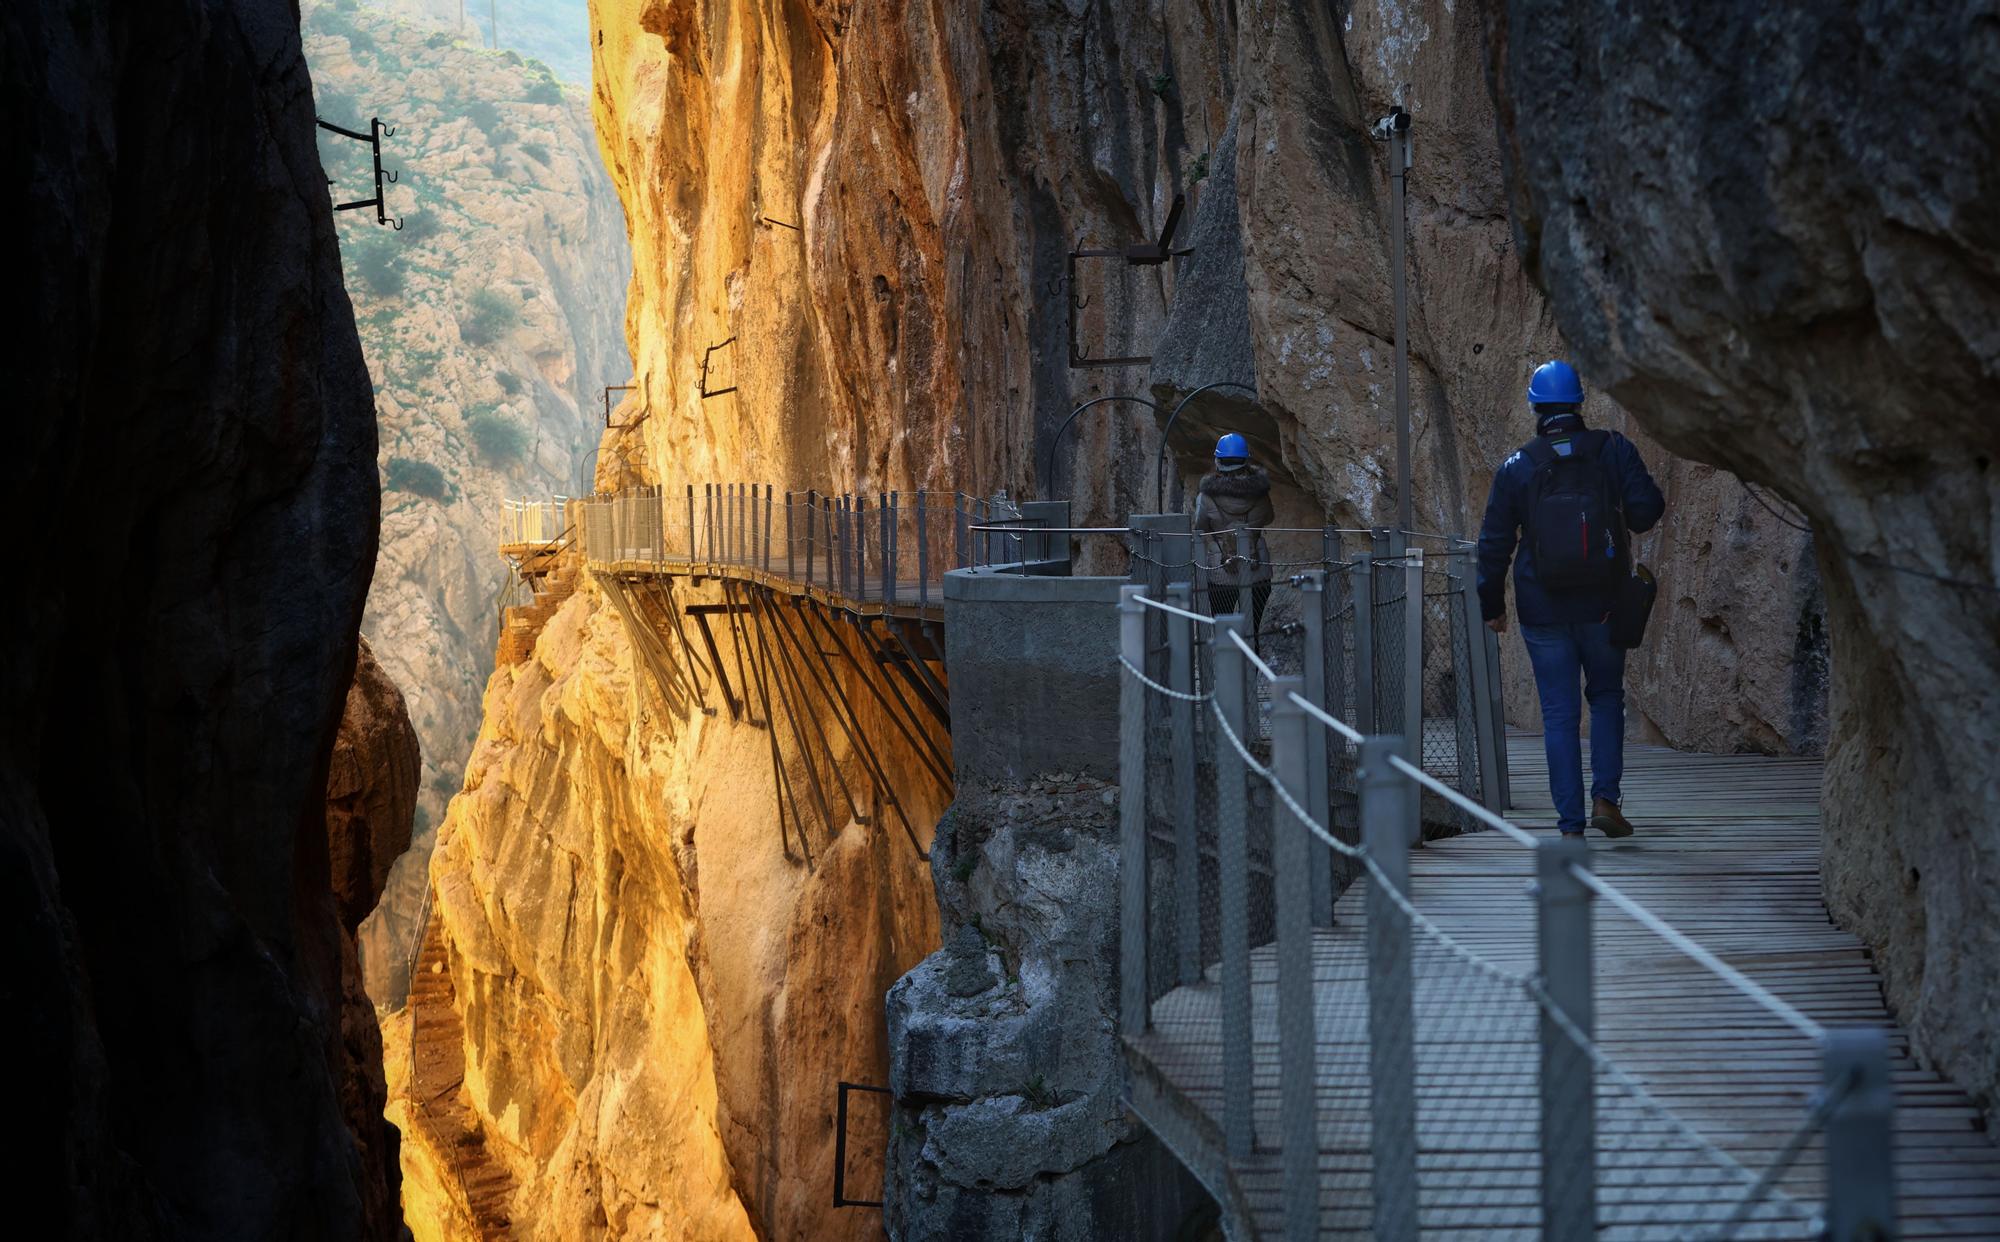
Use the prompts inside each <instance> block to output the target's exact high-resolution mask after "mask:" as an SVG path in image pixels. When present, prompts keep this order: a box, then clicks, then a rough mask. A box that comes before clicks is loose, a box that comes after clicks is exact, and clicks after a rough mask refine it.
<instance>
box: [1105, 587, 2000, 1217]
mask: <svg viewBox="0 0 2000 1242" xmlns="http://www.w3.org/2000/svg"><path fill="white" fill-rule="evenodd" d="M1121 614H1122V615H1121V623H1122V625H1123V627H1124V628H1123V636H1122V642H1121V649H1122V654H1123V665H1124V675H1125V683H1124V689H1123V695H1122V702H1121V709H1120V717H1121V727H1120V737H1121V758H1120V773H1121V776H1120V782H1121V786H1122V795H1121V825H1120V835H1121V851H1122V852H1123V854H1124V856H1125V858H1126V860H1127V865H1126V866H1125V868H1124V869H1123V876H1122V881H1121V883H1122V888H1121V894H1120V904H1121V924H1122V932H1121V936H1122V944H1121V972H1120V973H1121V987H1122V989H1123V996H1122V998H1121V1005H1120V1009H1121V1025H1122V1027H1123V1031H1124V1035H1125V1046H1126V1051H1127V1060H1128V1063H1129V1066H1130V1068H1131V1071H1132V1073H1131V1101H1132V1104H1133V1107H1134V1108H1135V1110H1136V1111H1137V1112H1138V1113H1139V1114H1140V1115H1141V1117H1142V1118H1144V1119H1145V1121H1146V1123H1147V1124H1148V1126H1149V1127H1151V1128H1152V1129H1153V1130H1154V1131H1155V1132H1156V1133H1158V1134H1159V1135H1160V1136H1161V1137H1162V1139H1163V1140H1165V1141H1166V1142H1167V1143H1168V1144H1169V1145H1170V1146H1171V1147H1173V1148H1174V1149H1175V1151H1176V1152H1177V1154H1178V1155H1180V1157H1181V1158H1182V1160H1183V1161H1184V1162H1185V1163H1187V1164H1188V1165H1189V1167H1190V1168H1191V1169H1193V1170H1194V1171H1195V1173H1196V1174H1197V1175H1198V1176H1199V1177H1201V1178H1202V1180H1203V1181H1204V1182H1205V1183H1206V1184H1207V1185H1208V1186H1209V1188H1210V1190H1211V1191H1212V1192H1213V1193H1214V1194H1215V1195H1216V1198H1217V1199H1218V1201H1219V1202H1220V1203H1221V1205H1222V1207H1223V1212H1224V1217H1225V1223H1226V1225H1227V1227H1228V1231H1229V1232H1230V1234H1231V1236H1234V1237H1266V1238H1277V1237H1284V1238H1288V1239H1301V1238H1319V1237H1351V1238H1364V1237H1365V1238H1376V1239H1388V1240H1394V1242H1403V1240H1407V1239H1416V1238H1419V1237H1442V1236H1452V1237H1462V1238H1468V1239H1469V1238H1474V1237H1477V1238H1490V1237H1502V1238H1505V1237H1516V1238H1537V1237H1540V1238H1560V1239H1573V1238H1591V1237H1605V1238H1619V1239H1626V1238H1631V1239H1639V1238H1646V1239H1650V1238H1663V1239H1665V1238H1691V1237H1694V1238H1710V1237H1715V1238H1731V1237H1734V1238H1806V1237H1811V1238H1819V1237H1831V1238H1834V1239H1837V1240H1840V1242H1847V1240H1850V1239H1862V1238H1885V1237H1904V1238H1917V1237H1993V1236H2000V1152H1996V1149H1995V1147H1994V1145H1993V1143H1992V1142H1991V1141H1990V1140H1989V1138H1988V1137H1987V1135H1986V1134H1985V1133H1984V1131H1983V1130H1982V1128H1981V1126H1980V1116H1979V1113H1978V1111H1977V1110H1976V1109H1975V1108H1974V1107H1973V1105H1972V1103H1971V1101H1970V1100H1969V1099H1968V1098H1967V1097H1966V1096H1965V1095H1964V1094H1963V1093H1962V1092H1960V1091H1958V1090H1957V1089H1955V1088H1954V1087H1952V1086H1951V1084H1949V1083H1947V1082H1945V1081H1943V1080H1941V1079H1940V1078H1939V1077H1938V1076H1936V1075H1935V1074H1932V1073H1929V1072H1927V1071H1924V1070H1922V1069H1920V1068H1919V1067H1918V1066H1917V1065H1916V1064H1915V1063H1914V1062H1913V1061H1912V1060H1911V1058H1910V1056H1909V1051H1908V1041H1907V1039H1906V1038H1905V1036H1904V1033H1903V1032H1902V1031H1901V1030H1900V1029H1898V1028H1897V1026H1896V1025H1895V1023H1894V1021H1893V1019H1892V1017H1891V1015H1890V1014H1889V1012H1888V1010H1887V1008H1886V1006H1885V1005H1884V1003H1883V998H1882V993H1881V988H1880V983H1879V980H1878V979H1877V977H1876V975H1875V973H1874V971H1873V969H1872V964H1871V962H1870V961H1869V958H1868V954H1867V953H1866V951H1865V950H1864V949H1863V947H1862V946H1861V944H1860V943H1859V942H1858V941H1857V940H1856V939H1855V938H1854V937H1853V936H1851V935H1849V934H1848V933H1846V932H1843V931H1841V930H1839V929H1838V928H1836V927H1834V926H1833V925H1832V924H1831V923H1830V921H1829V919H1828V917H1827V913H1826V911H1825V909H1824V907H1823V905H1822V904H1821V901H1820V897H1819V879H1818V866H1819V837H1820V827H1819V812H1818V797H1819V793H1818V791H1819V786H1820V765H1819V764H1818V763H1817V762H1814V761H1806V760H1784V759H1772V758H1763V757H1755V756H1710V755H1694V754H1686V753H1680V752H1674V751H1670V750H1665V749H1661V748H1653V747H1633V748H1631V749H1630V751H1629V752H1628V755H1627V771H1626V779H1625V792H1626V805H1627V808H1628V810H1629V812H1630V813H1631V815H1632V817H1633V819H1634V820H1635V821H1636V822H1637V824H1638V825H1639V831H1638V833H1637V835H1635V836H1633V837H1631V838H1628V839H1625V840H1620V841H1608V840H1605V839H1604V838H1601V837H1596V836H1594V835H1593V838H1592V840H1591V842H1590V844H1589V845H1588V846H1586V845H1585V844H1584V843H1583V842H1582V841H1576V840H1562V839H1559V838H1558V837H1557V834H1555V833H1554V831H1553V830H1552V828H1550V827H1548V825H1550V824H1552V822H1553V820H1554V813H1553V808H1552V807H1551V806H1550V805H1549V801H1548V794H1547V792H1546V789H1547V780H1546V777H1547V773H1546V770H1545V767H1544V764H1543V759H1542V749H1541V745H1540V739H1538V738H1534V737H1522V736H1518V735H1517V736H1513V737H1510V738H1508V739H1507V752H1508V756H1507V757H1508V763H1507V767H1508V769H1509V770H1510V774H1511V776H1512V778H1513V779H1512V780H1511V782H1508V783H1511V785H1512V787H1513V789H1514V790H1515V791H1516V796H1517V799H1518V800H1517V801H1515V802H1513V803H1512V804H1511V806H1512V813H1513V814H1514V815H1515V816H1516V818H1518V819H1520V820H1523V821H1525V822H1527V823H1531V824H1535V825H1537V826H1538V827H1537V828H1535V829H1524V828H1523V827H1522V826H1521V825H1520V824H1519V823H1516V822H1513V821H1512V820H1508V819H1506V818H1503V817H1502V816H1500V815H1498V814H1495V813H1494V812H1493V811H1492V810H1490V809H1488V808H1486V807H1482V806H1480V805H1478V803H1476V802H1475V801H1473V800H1472V799H1471V798H1469V797H1467V796H1465V795H1464V794H1463V793H1461V792H1459V791H1456V790H1453V789H1451V788H1450V787H1449V786H1448V785H1446V784H1445V783H1444V782H1443V781H1441V780H1440V779H1438V778H1437V777H1435V776H1433V775H1431V774H1429V773H1427V772H1425V771H1424V770H1423V769H1422V768H1420V767H1419V766H1417V765H1416V764H1413V763H1412V762H1410V760H1409V758H1408V757H1406V756H1408V755H1409V754H1410V750H1411V748H1409V747H1408V746H1406V745H1405V744H1404V741H1403V739H1402V738H1401V737H1398V736H1393V735H1388V734H1376V735H1373V736H1369V735H1365V734H1363V733H1362V732H1361V731H1359V730H1357V729H1356V728H1354V727H1353V726H1352V725H1350V724H1348V723H1347V722H1346V721H1344V720H1342V719H1341V718H1340V717H1339V716H1338V715H1336V714H1335V713H1334V712H1333V711H1330V710H1328V708H1327V706H1326V703H1327V702H1329V701H1331V702H1335V703H1337V702H1338V701H1339V700H1338V698H1337V697H1334V698H1332V699H1330V700H1329V699H1323V698H1321V697H1320V691H1319V690H1318V689H1316V688H1315V686H1314V684H1313V681H1312V679H1310V678H1300V677H1296V676H1288V675H1282V674H1279V673H1277V672H1276V671H1275V670H1274V669H1272V668H1271V667H1270V666H1269V665H1267V664H1266V663H1265V661H1264V660H1262V659H1261V658H1260V657H1259V656H1258V655H1257V653H1256V652H1255V650H1254V648H1253V646H1252V645H1251V644H1250V643H1249V642H1247V641H1245V639H1244V622H1245V620H1246V619H1245V618H1243V617H1237V616H1222V617H1214V618H1207V617H1203V616H1199V615H1196V614H1193V613H1189V612H1186V611H1184V610H1180V609H1176V608H1174V607H1172V606H1170V605H1167V604H1165V603H1163V602H1158V601H1154V600H1151V599H1148V598H1146V597H1145V595H1144V593H1143V592H1142V591H1141V590H1140V589H1139V588H1126V590H1125V593H1124V599H1123V601H1122V602H1121ZM1160 617H1164V618H1165V619H1166V624H1167V629H1168V631H1169V634H1168V638H1169V644H1170V647H1172V648H1173V649H1175V650H1180V649H1182V648H1185V647H1186V646H1187V645H1188V644H1189V643H1190V642H1197V643H1201V644H1204V645H1206V646H1207V647H1208V649H1209V650H1210V651H1211V652H1212V653H1213V669H1212V675H1208V676H1202V677H1198V678H1190V677H1189V676H1188V674H1187V670H1186V668H1185V667H1184V665H1185V661H1183V662H1182V663H1181V665H1177V666H1176V674H1175V676H1174V677H1173V678H1172V681H1173V683H1174V684H1171V685H1169V684H1163V683H1161V682H1160V681H1157V680H1155V679H1154V678H1152V677H1151V676H1149V675H1148V674H1147V672H1146V671H1145V670H1144V669H1143V667H1142V665H1143V664H1144V662H1145V661H1146V658H1147V646H1148V642H1147V638H1148V635H1147V628H1148V624H1149V621H1150V620H1152V619H1156V618H1160ZM1187 631H1192V633H1189V632H1187ZM1319 786H1330V787H1331V788H1332V789H1333V791H1334V792H1335V794H1336V795H1343V794H1344V791H1350V790H1351V791H1353V795H1354V796H1353V801H1352V803H1346V802H1345V798H1344V796H1336V797H1334V798H1332V799H1331V801H1330V803H1321V804H1320V805H1330V806H1331V808H1332V810H1333V812H1334V813H1333V814H1332V815H1331V816H1330V817H1329V816H1325V815H1322V814H1320V813H1319V810H1318V806H1316V805H1315V803H1316V801H1317V800H1318V797H1319V795H1318V793H1317V788H1318V787H1319ZM1343 805H1351V806H1352V807H1353V810H1354V814H1353V816H1352V817H1351V818H1348V817H1345V815H1344V813H1343V811H1342V807H1343ZM1454 816H1456V817H1458V825H1464V824H1468V823H1469V824H1471V825H1472V826H1474V827H1475V828H1477V829H1480V830H1476V831H1470V832H1465V833H1462V834H1459V835H1442V836H1441V835H1440V834H1441V833H1449V832H1450V831H1451V830H1452V829H1453V827H1455V826H1457V825H1454V824H1453V823H1452V818H1453V817H1454ZM1357 821H1358V823H1357ZM1329 871H1331V873H1332V887H1333V888H1335V889H1336V890H1337V893H1338V895H1337V897H1336V898H1335V899H1334V900H1333V901H1331V902H1323V901H1322V900H1321V899H1320V897H1319V893H1320V892H1322V891H1323V888H1322V886H1323V885H1324V884H1326V882H1327V874H1326V873H1327V872H1329Z"/></svg>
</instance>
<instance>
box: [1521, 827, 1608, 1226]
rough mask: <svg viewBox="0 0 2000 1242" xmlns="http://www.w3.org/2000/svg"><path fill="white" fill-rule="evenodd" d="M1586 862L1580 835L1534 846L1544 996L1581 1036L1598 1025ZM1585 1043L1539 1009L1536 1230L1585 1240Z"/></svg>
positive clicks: (1589, 1156) (1590, 1117)
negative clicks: (1581, 872)
mask: <svg viewBox="0 0 2000 1242" xmlns="http://www.w3.org/2000/svg"><path fill="white" fill-rule="evenodd" d="M1589 866H1590V850H1589V848H1588V847H1586V846H1585V845H1584V843H1583V838H1582V837H1580V836H1559V837H1555V838H1552V839H1547V840H1543V841H1542V842H1541V843H1539V844H1538V845H1537V846H1536V847H1535V880H1536V883H1535V897H1536V905H1537V908H1538V920H1537V921H1538V923H1539V927H1540V931H1539V935H1538V940H1539V942H1540V950H1539V962H1538V965H1539V967H1540V972H1541V983H1542V988H1543V990H1544V992H1545V993H1546V994H1547V1002H1546V1003H1547V1004H1548V1005H1550V1006H1553V1007H1554V1008H1556V1009H1558V1010H1560V1011H1561V1012H1562V1014H1563V1016H1564V1017H1566V1018H1568V1019H1569V1021H1570V1024H1571V1025H1573V1026H1575V1027H1576V1029H1577V1030H1578V1031H1579V1032H1581V1033H1582V1035H1583V1037H1584V1038H1586V1039H1595V1038H1596V1033H1597V1022H1596V1005H1595V1001H1594V998H1593V991H1594V987H1593V980H1592V974H1593V971H1594V959H1595V953H1594V950H1593V946H1592V944H1591V917H1590V900H1591V892H1590V889H1588V888H1587V887H1585V886H1584V884H1583V881H1582V880H1580V879H1578V878H1577V874H1576V873H1577V871H1578V870H1580V869H1585V868H1588V867H1589ZM1595 1079H1596V1072H1595V1065H1594V1063H1593V1062H1592V1060H1591V1057H1590V1053H1589V1051H1588V1050H1587V1049H1585V1048H1582V1047H1579V1046H1578V1045H1577V1043H1576V1041H1575V1040H1574V1039H1572V1038H1571V1037H1570V1036H1569V1034H1568V1033H1567V1032H1566V1031H1564V1030H1563V1029H1562V1028H1561V1027H1559V1026H1558V1025H1557V1024H1556V1022H1555V1020H1554V1019H1553V1018H1552V1017H1551V1016H1550V1015H1549V1014H1548V1013H1547V1012H1546V1011H1544V1012H1543V1013H1542V1015H1541V1075H1540V1082H1541V1129H1540V1135H1541V1160H1542V1172H1541V1184H1542V1237H1543V1238H1544V1239H1545V1240H1546V1242H1588V1240H1589V1239H1591V1238H1593V1237H1595V1236H1596V1232H1597V1088H1596V1081H1595Z"/></svg>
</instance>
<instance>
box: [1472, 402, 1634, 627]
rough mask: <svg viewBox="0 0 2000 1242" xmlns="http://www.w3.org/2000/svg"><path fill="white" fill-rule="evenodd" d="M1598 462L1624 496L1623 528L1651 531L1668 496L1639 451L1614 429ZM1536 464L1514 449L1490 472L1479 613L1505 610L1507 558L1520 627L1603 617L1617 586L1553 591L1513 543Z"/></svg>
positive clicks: (1482, 533) (1481, 540)
mask: <svg viewBox="0 0 2000 1242" xmlns="http://www.w3.org/2000/svg"><path fill="white" fill-rule="evenodd" d="M1559 434H1560V433H1559ZM1602 460H1605V461H1607V462H1609V463H1610V465H1611V472H1612V475H1613V477H1614V478H1616V479H1617V481H1618V494H1619V495H1620V496H1622V497H1624V502H1625V527H1626V529H1627V530H1630V531H1632V532H1633V533H1635V534H1636V533H1638V532H1640V531H1647V530H1651V529H1653V525H1654V523H1656V522H1658V521H1659V520H1660V515H1661V514H1662V513H1664V512H1665V511H1666V508H1667V502H1666V498H1665V497H1663V496H1661V495H1660V489H1659V485H1658V484H1656V483H1654V482H1653V476H1652V475H1650V474H1648V473H1646V463H1645V462H1643V461H1640V460H1639V450H1638V449H1636V448H1633V447H1632V442H1631V441H1630V440H1627V439H1626V438H1625V437H1624V436H1621V435H1619V434H1618V433H1617V432H1615V431H1614V432H1611V433H1610V434H1609V435H1608V436H1607V437H1606V438H1605V442H1604V450H1603V457H1602ZM1534 474H1535V467H1534V463H1533V462H1531V461H1529V460H1528V455H1527V454H1526V453H1525V452H1521V451H1516V452H1515V453H1514V455H1513V456H1511V457H1509V458H1508V459H1507V460H1506V461H1503V462H1501V463H1500V469H1499V470H1498V471H1497V472H1496V473H1495V474H1494V476H1493V492H1492V494H1491V495H1490V496H1488V497H1487V499H1486V519H1485V520H1484V521H1483V522H1481V523H1480V524H1479V614H1480V616H1481V617H1483V618H1484V619H1486V620H1488V621H1491V620H1493V619H1494V618H1495V617H1499V616H1504V615H1506V612H1507V562H1508V561H1509V560H1512V561H1513V562H1514V612H1515V614H1516V615H1517V616H1519V617H1520V619H1521V624H1522V625H1577V624H1583V623H1587V622H1592V621H1602V620H1603V619H1604V617H1605V614H1607V613H1609V612H1610V611H1611V604H1612V600H1613V597H1614V596H1615V595H1616V594H1617V588H1616V587H1603V588H1599V589H1595V590H1582V591H1551V590H1548V589H1546V588H1544V587H1543V586H1542V584H1541V583H1539V582H1537V581H1536V580H1535V564H1534V559H1533V558H1532V557H1531V556H1530V555H1529V550H1528V546H1527V545H1526V544H1521V554H1520V555H1519V556H1515V555H1514V547H1515V544H1516V543H1519V541H1520V537H1521V523H1522V520H1523V519H1524V518H1525V516H1526V515H1527V511H1528V501H1529V495H1528V486H1529V483H1530V481H1531V480H1532V479H1533V478H1534Z"/></svg>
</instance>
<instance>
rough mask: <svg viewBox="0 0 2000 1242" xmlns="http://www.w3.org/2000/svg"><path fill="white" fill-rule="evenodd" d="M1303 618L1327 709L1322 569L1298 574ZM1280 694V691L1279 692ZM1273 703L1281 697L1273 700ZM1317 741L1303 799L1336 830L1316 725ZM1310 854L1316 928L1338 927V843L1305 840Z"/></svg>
mask: <svg viewBox="0 0 2000 1242" xmlns="http://www.w3.org/2000/svg"><path fill="white" fill-rule="evenodd" d="M1298 582H1299V621H1300V623H1301V624H1302V625H1303V626H1304V627H1305V629H1304V639H1305V642H1304V651H1303V652H1302V654H1303V656H1304V659H1303V661H1302V667H1303V671H1304V675H1305V676H1304V681H1305V689H1304V691H1303V692H1302V693H1303V694H1304V696H1305V700H1306V702H1308V703H1311V704H1312V705H1313V706H1314V707H1317V708H1320V709H1321V710H1323V711H1326V710H1337V708H1329V707H1328V704H1327V697H1328V696H1327V692H1326V680H1327V678H1326V611H1325V604H1324V601H1325V597H1326V575H1325V574H1324V573H1321V572H1320V571H1318V570H1314V571H1312V572H1310V573H1305V574H1301V575H1299V580H1298ZM1274 693H1275V692H1274ZM1273 702H1276V700H1275V699H1274V700H1273ZM1313 733H1314V735H1315V740H1312V744H1309V745H1308V746H1307V747H1306V754H1305V774H1306V784H1305V792H1304V794H1303V796H1302V799H1301V800H1302V801H1303V802H1304V803H1305V804H1306V811H1307V812H1308V813H1309V814H1310V815H1311V816H1312V817H1313V822H1314V823H1316V824H1318V825H1320V826H1321V827H1322V828H1325V829H1327V830H1328V831H1329V832H1330V831H1332V829H1333V795H1332V790H1331V788H1330V786H1329V784H1328V781H1329V778H1330V777H1331V776H1332V772H1331V771H1330V770H1329V769H1328V766H1327V741H1328V739H1327V737H1326V735H1325V731H1324V730H1321V729H1318V728H1317V727H1313ZM1306 845H1307V850H1308V852H1309V853H1310V855H1311V858H1310V861H1309V862H1308V864H1307V866H1308V867H1310V869H1311V871H1312V921H1313V926H1315V927H1331V926H1333V848H1332V847H1331V846H1329V845H1327V843H1326V842H1324V841H1322V840H1320V839H1319V838H1318V837H1313V838H1312V839H1311V840H1310V841H1308V842H1307V843H1306Z"/></svg>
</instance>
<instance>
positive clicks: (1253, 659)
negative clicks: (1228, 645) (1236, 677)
mask: <svg viewBox="0 0 2000 1242" xmlns="http://www.w3.org/2000/svg"><path fill="white" fill-rule="evenodd" d="M1229 641H1230V642H1232V643H1235V644H1236V647H1237V649H1238V650H1239V651H1241V652H1242V653H1243V658H1244V659H1246V660H1248V661H1250V665H1251V667H1253V668H1255V669H1256V670H1257V672H1258V673H1259V674H1261V675H1262V676H1263V678H1264V680H1265V681H1276V680H1278V674H1277V671H1276V670H1275V669H1273V668H1272V667H1271V666H1270V665H1268V664H1266V663H1264V658H1263V657H1262V656H1260V655H1258V654H1257V652H1256V651H1255V650H1254V649H1252V648H1251V646H1250V644H1249V643H1246V642H1244V641H1243V635H1241V634H1239V633H1237V632H1236V631H1235V630H1231V631H1229Z"/></svg>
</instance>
